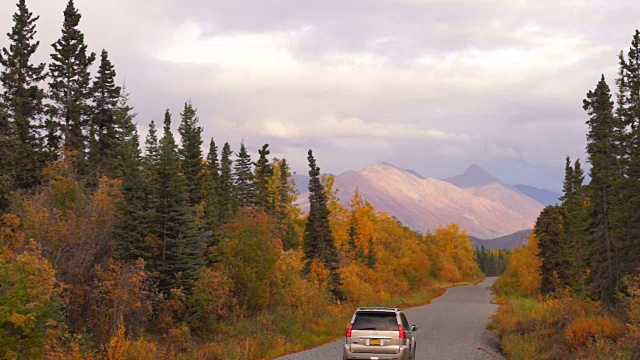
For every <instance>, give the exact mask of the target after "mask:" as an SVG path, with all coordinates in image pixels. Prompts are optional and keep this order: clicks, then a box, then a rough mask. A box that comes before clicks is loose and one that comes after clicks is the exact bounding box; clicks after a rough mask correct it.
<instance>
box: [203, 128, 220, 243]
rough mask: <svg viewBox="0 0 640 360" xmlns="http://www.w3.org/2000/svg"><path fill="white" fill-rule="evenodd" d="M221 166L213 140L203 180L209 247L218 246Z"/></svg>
mask: <svg viewBox="0 0 640 360" xmlns="http://www.w3.org/2000/svg"><path fill="white" fill-rule="evenodd" d="M219 178H220V164H219V163H218V147H217V146H216V143H215V142H214V141H213V138H212V139H211V142H210V143H209V153H208V154H207V162H206V164H205V170H204V175H203V178H202V198H203V201H204V228H205V229H206V230H207V232H208V238H209V241H208V243H207V247H209V246H212V245H216V243H217V240H218V237H217V232H218V227H219V224H218V221H219V219H220V212H219V202H220V201H219V199H218V184H219V182H220V180H219Z"/></svg>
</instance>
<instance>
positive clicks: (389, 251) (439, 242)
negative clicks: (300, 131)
mask: <svg viewBox="0 0 640 360" xmlns="http://www.w3.org/2000/svg"><path fill="white" fill-rule="evenodd" d="M37 22H38V16H36V15H34V14H32V13H31V12H30V11H29V9H28V7H27V4H26V2H25V0H20V1H18V3H17V8H16V12H15V14H14V16H13V28H12V29H11V30H10V32H9V36H8V45H7V46H5V47H4V48H2V51H1V53H0V84H1V87H2V88H1V90H2V91H1V93H0V216H1V217H0V358H3V359H39V358H46V359H158V358H163V359H193V358H197V359H234V358H238V359H247V358H251V359H255V358H269V357H274V356H277V355H280V354H283V353H286V352H289V351H293V350H296V349H300V348H303V347H306V346H309V345H312V344H316V343H318V342H322V341H326V340H328V339H330V338H332V337H335V336H337V335H339V334H342V332H343V330H344V329H343V328H342V326H338V327H336V323H338V324H342V323H343V322H344V321H346V319H347V317H348V316H349V314H351V313H352V311H353V308H354V307H355V306H362V305H373V304H376V305H399V304H402V303H412V302H413V303H415V302H424V301H426V300H428V298H429V297H432V296H434V294H435V293H436V292H437V291H438V289H439V287H441V286H444V285H445V284H450V283H456V282H463V281H468V280H472V279H476V278H478V277H479V276H480V272H479V269H478V266H477V264H476V262H475V260H474V252H473V249H472V247H471V244H470V242H469V240H468V237H467V235H466V232H465V231H464V230H462V229H460V228H459V227H458V226H457V225H455V224H451V225H448V226H444V227H441V228H438V229H437V230H436V231H435V232H433V233H427V234H426V235H423V234H420V233H417V232H415V231H413V230H411V229H409V228H407V227H405V226H403V225H402V224H401V223H399V222H398V221H397V220H396V219H395V218H393V217H391V216H390V215H389V214H387V213H383V212H379V211H377V210H376V209H375V208H373V206H371V204H370V203H369V202H367V201H366V199H364V198H363V197H362V196H361V195H360V193H359V192H358V191H356V192H355V193H354V194H353V196H352V197H351V199H350V202H349V206H348V207H345V206H343V205H341V204H340V203H339V202H338V198H337V196H338V194H337V193H336V191H335V190H334V188H333V181H334V179H333V178H332V177H331V176H326V175H322V174H321V171H320V168H319V166H318V164H317V163H316V160H315V158H314V156H313V152H312V151H311V150H309V152H308V162H309V176H310V182H309V187H308V189H309V192H310V211H309V213H308V214H306V215H303V214H302V213H301V211H300V209H298V208H296V207H295V206H293V202H294V200H295V198H296V196H297V194H296V191H295V190H294V183H293V180H292V175H291V171H290V169H289V165H288V163H287V160H286V159H278V158H270V157H269V155H270V150H269V145H268V144H265V145H264V146H263V147H262V148H261V149H258V158H257V159H252V158H251V154H250V149H247V148H246V147H245V145H244V144H243V143H241V144H236V145H237V148H236V149H233V147H232V145H231V144H229V143H227V142H225V143H221V142H218V143H216V142H215V141H214V139H210V140H209V141H208V142H207V144H208V152H207V153H206V154H205V153H204V152H203V151H204V150H203V149H204V147H203V142H204V141H205V140H204V139H202V131H203V130H202V127H201V126H200V125H199V118H198V114H197V109H196V107H195V106H194V105H193V104H191V103H190V102H186V103H185V104H184V107H183V108H182V109H181V111H180V113H179V114H177V115H176V114H175V113H172V112H171V111H170V110H169V109H158V114H159V115H161V114H163V116H162V121H160V122H158V123H156V122H154V121H151V123H150V126H149V128H148V132H147V134H148V135H147V136H146V138H145V139H140V138H139V135H138V129H137V125H136V122H135V112H134V109H133V108H132V106H131V105H130V103H129V98H128V94H127V92H126V90H125V89H124V88H122V87H120V86H118V85H117V84H118V81H117V79H116V70H115V66H114V65H113V64H112V63H111V61H110V59H109V53H108V52H107V51H106V50H102V51H101V52H100V54H99V55H96V53H94V52H91V51H89V46H88V44H86V43H85V40H84V35H83V33H82V31H81V28H80V23H81V14H80V12H79V11H78V9H77V8H76V7H75V4H74V2H73V0H69V2H68V4H67V7H66V9H64V22H63V24H62V31H61V34H60V38H59V39H58V40H57V41H56V42H55V43H54V44H53V45H52V53H51V56H50V59H51V60H50V62H49V63H48V64H33V63H32V60H31V59H32V56H33V55H34V53H35V52H36V51H40V50H39V49H40V47H39V45H40V44H39V42H38V41H37V36H36V35H37V32H36V26H37ZM176 129H177V133H178V134H179V135H180V136H179V138H180V139H181V140H180V141H177V140H176V135H175V131H176ZM141 143H142V144H141ZM141 145H143V146H141ZM301 334H304V335H302V336H301Z"/></svg>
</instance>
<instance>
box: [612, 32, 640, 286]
mask: <svg viewBox="0 0 640 360" xmlns="http://www.w3.org/2000/svg"><path fill="white" fill-rule="evenodd" d="M621 63H622V64H621V67H622V69H621V71H620V73H621V77H622V79H623V81H621V82H622V83H623V84H624V87H622V88H620V89H619V91H620V92H621V93H624V95H622V96H621V98H623V99H624V102H623V103H620V104H618V107H619V108H621V110H620V111H619V114H620V115H621V119H620V120H621V122H622V125H623V126H624V129H625V130H626V132H625V133H623V134H624V138H623V141H622V148H623V151H622V160H623V167H624V174H625V177H624V178H623V180H622V181H621V188H620V191H621V199H620V200H621V201H620V210H617V209H613V211H614V213H617V215H615V217H617V218H619V219H620V220H621V225H620V226H616V227H618V228H619V230H621V231H620V234H619V235H620V236H619V239H617V241H615V242H614V247H616V248H617V250H616V251H617V252H618V255H619V259H614V265H615V266H614V267H617V268H618V270H617V271H616V273H617V276H616V278H618V279H619V278H621V277H622V276H624V275H627V274H635V273H636V272H637V267H638V264H640V242H639V241H638V239H640V211H638V209H639V208H640V31H638V30H636V31H635V33H634V35H633V39H632V41H631V47H630V48H629V51H628V53H627V59H626V61H624V62H621ZM614 271H615V270H614Z"/></svg>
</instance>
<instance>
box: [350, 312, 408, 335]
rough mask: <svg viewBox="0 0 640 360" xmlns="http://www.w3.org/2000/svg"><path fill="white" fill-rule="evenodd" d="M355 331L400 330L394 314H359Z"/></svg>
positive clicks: (354, 327) (354, 323) (355, 321)
mask: <svg viewBox="0 0 640 360" xmlns="http://www.w3.org/2000/svg"><path fill="white" fill-rule="evenodd" d="M353 330H379V331H394V330H398V320H397V319H396V314H394V313H372V312H359V313H356V319H355V320H354V321H353Z"/></svg>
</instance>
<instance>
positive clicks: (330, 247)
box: [303, 150, 345, 301]
mask: <svg viewBox="0 0 640 360" xmlns="http://www.w3.org/2000/svg"><path fill="white" fill-rule="evenodd" d="M307 160H308V161H309V177H310V179H309V204H310V209H309V217H308V219H307V224H306V225H305V228H304V238H303V241H304V257H303V259H304V269H303V272H304V273H306V274H308V273H309V272H310V269H311V263H312V262H313V261H314V260H316V259H317V260H319V261H320V262H321V263H322V264H323V265H324V266H325V268H326V269H327V270H329V279H328V283H327V286H328V290H329V292H330V293H331V294H332V295H333V296H334V297H335V298H336V299H337V300H338V301H341V300H344V299H345V296H344V293H343V292H342V289H341V286H342V281H341V279H340V274H339V273H338V267H339V257H338V250H337V249H336V244H335V240H334V238H333V233H332V232H331V226H330V225H329V208H328V206H327V194H326V193H325V190H324V186H323V185H322V182H321V181H320V168H319V167H318V166H317V165H316V160H315V158H314V157H313V151H311V150H309V153H308V157H307Z"/></svg>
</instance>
